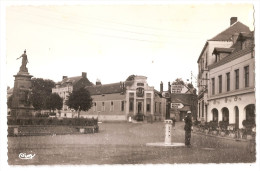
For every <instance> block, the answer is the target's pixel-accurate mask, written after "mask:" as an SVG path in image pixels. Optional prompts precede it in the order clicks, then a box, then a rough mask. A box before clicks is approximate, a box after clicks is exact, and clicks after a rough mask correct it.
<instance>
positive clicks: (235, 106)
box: [207, 32, 256, 129]
mask: <svg viewBox="0 0 260 171" xmlns="http://www.w3.org/2000/svg"><path fill="white" fill-rule="evenodd" d="M232 48H233V49H234V50H233V51H232V52H231V53H230V54H229V55H227V56H225V57H224V58H222V59H220V60H218V61H216V62H215V63H213V64H211V65H209V66H208V68H209V85H210V86H209V88H208V89H209V91H208V97H207V102H208V110H209V112H208V113H207V121H211V120H212V121H216V122H219V121H224V122H228V124H230V125H233V126H234V127H235V129H239V128H242V127H243V124H242V123H243V121H244V120H245V121H247V122H250V123H255V115H256V113H255V104H256V99H255V56H254V32H249V33H244V32H242V33H239V34H238V35H237V39H236V42H235V43H234V44H233V45H232ZM214 55H215V56H217V55H221V53H220V54H217V53H214Z"/></svg>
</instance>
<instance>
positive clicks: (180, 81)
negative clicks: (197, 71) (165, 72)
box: [172, 78, 184, 85]
mask: <svg viewBox="0 0 260 171" xmlns="http://www.w3.org/2000/svg"><path fill="white" fill-rule="evenodd" d="M172 84H173V85H184V82H183V80H182V79H181V78H177V79H176V80H175V81H173V83H172Z"/></svg>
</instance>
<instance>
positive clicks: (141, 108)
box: [137, 102, 143, 114]
mask: <svg viewBox="0 0 260 171" xmlns="http://www.w3.org/2000/svg"><path fill="white" fill-rule="evenodd" d="M141 113H143V103H142V102H137V114H141Z"/></svg>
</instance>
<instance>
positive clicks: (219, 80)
mask: <svg viewBox="0 0 260 171" xmlns="http://www.w3.org/2000/svg"><path fill="white" fill-rule="evenodd" d="M218 92H219V93H222V75H220V76H218Z"/></svg>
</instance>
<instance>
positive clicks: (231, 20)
mask: <svg viewBox="0 0 260 171" xmlns="http://www.w3.org/2000/svg"><path fill="white" fill-rule="evenodd" d="M235 22H237V17H231V18H230V25H232V24H234V23H235Z"/></svg>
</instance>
